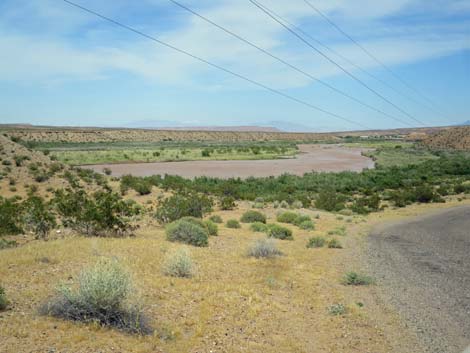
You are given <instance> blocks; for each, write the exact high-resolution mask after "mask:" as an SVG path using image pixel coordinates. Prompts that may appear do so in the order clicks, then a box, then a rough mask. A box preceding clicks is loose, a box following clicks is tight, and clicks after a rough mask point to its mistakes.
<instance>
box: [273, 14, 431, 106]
mask: <svg viewBox="0 0 470 353" xmlns="http://www.w3.org/2000/svg"><path fill="white" fill-rule="evenodd" d="M271 13H272V14H273V15H274V16H276V17H277V18H278V19H281V20H282V21H283V22H284V23H286V24H288V25H289V26H291V27H292V28H294V29H295V30H296V31H297V32H299V33H301V34H303V35H304V36H305V37H307V38H309V39H310V40H312V41H314V42H315V43H317V44H318V45H320V46H322V47H323V48H325V49H326V50H328V51H329V52H331V53H333V54H334V55H336V56H337V57H339V58H341V59H342V60H344V61H345V62H347V63H348V64H349V65H351V66H353V67H354V68H355V69H356V70H359V71H361V72H362V73H363V74H365V75H367V76H369V77H371V78H373V79H374V80H376V81H377V82H379V83H381V84H382V85H384V86H386V87H387V88H389V89H391V90H392V91H394V92H395V93H397V94H399V95H400V96H402V97H404V98H406V99H408V100H410V101H412V102H413V103H415V104H417V105H422V106H423V107H425V108H426V109H429V110H431V111H433V112H434V111H435V110H434V109H433V108H432V107H430V106H428V105H425V104H423V103H422V102H419V101H418V100H416V99H415V98H413V97H410V96H409V95H407V94H405V93H403V92H401V91H400V90H398V89H397V88H395V87H394V86H392V85H391V84H389V83H388V82H386V81H385V80H382V79H381V78H380V77H378V76H377V75H374V74H373V73H372V72H369V71H367V70H366V69H364V68H363V67H361V66H359V65H358V64H356V63H354V62H353V61H352V60H351V59H349V58H347V57H346V56H344V55H343V54H341V53H340V52H338V51H337V50H335V49H333V48H331V47H330V46H328V45H326V44H325V43H323V42H321V41H319V40H318V39H317V38H315V37H313V36H312V35H310V34H309V33H307V32H306V31H304V30H303V29H302V28H300V27H299V26H296V25H295V24H293V23H292V22H289V21H288V20H287V19H286V18H285V17H283V16H281V15H279V13H276V12H274V11H273V10H271Z"/></svg>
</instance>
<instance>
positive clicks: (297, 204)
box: [292, 200, 304, 209]
mask: <svg viewBox="0 0 470 353" xmlns="http://www.w3.org/2000/svg"><path fill="white" fill-rule="evenodd" d="M303 207H304V205H303V203H302V201H299V200H295V201H294V202H293V203H292V208H294V209H300V208H303Z"/></svg>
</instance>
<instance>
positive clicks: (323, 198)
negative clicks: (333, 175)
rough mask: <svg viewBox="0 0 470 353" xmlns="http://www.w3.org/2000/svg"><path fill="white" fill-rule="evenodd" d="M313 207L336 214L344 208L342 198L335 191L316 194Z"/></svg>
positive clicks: (328, 190) (327, 190)
mask: <svg viewBox="0 0 470 353" xmlns="http://www.w3.org/2000/svg"><path fill="white" fill-rule="evenodd" d="M315 206H316V207H317V208H319V209H322V210H325V211H329V212H338V211H340V210H342V209H343V208H344V196H343V195H341V194H339V193H338V192H336V191H335V190H331V189H326V190H323V191H321V192H320V193H319V194H318V197H317V199H316V200H315Z"/></svg>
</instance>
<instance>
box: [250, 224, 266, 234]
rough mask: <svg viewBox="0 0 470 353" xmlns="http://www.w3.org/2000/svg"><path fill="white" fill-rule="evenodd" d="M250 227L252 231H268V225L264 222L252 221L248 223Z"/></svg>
mask: <svg viewBox="0 0 470 353" xmlns="http://www.w3.org/2000/svg"><path fill="white" fill-rule="evenodd" d="M250 229H251V231H253V232H260V233H264V232H267V231H268V226H267V225H266V224H265V223H261V222H254V223H252V224H251V225H250Z"/></svg>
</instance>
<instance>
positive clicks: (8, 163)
mask: <svg viewBox="0 0 470 353" xmlns="http://www.w3.org/2000/svg"><path fill="white" fill-rule="evenodd" d="M2 164H3V165H7V166H8V165H11V164H12V163H11V161H9V160H8V159H4V160H3V161H2Z"/></svg>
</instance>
